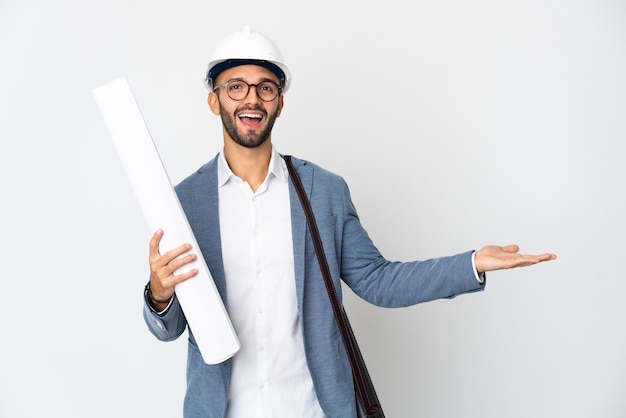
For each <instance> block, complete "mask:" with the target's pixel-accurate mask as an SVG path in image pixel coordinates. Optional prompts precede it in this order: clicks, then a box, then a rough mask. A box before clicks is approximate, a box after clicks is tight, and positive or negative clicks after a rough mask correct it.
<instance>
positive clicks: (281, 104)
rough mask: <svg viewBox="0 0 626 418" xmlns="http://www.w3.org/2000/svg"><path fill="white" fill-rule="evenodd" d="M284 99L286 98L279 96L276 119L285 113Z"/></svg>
mask: <svg viewBox="0 0 626 418" xmlns="http://www.w3.org/2000/svg"><path fill="white" fill-rule="evenodd" d="M284 98H285V96H283V95H282V94H281V95H280V96H278V110H277V112H276V117H279V116H280V113H281V112H282V111H283V106H285V100H284Z"/></svg>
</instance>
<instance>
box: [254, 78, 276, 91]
mask: <svg viewBox="0 0 626 418" xmlns="http://www.w3.org/2000/svg"><path fill="white" fill-rule="evenodd" d="M258 89H259V90H260V91H263V92H265V93H274V92H275V91H276V89H277V87H276V85H275V84H274V83H270V82H269V81H268V82H265V83H261V84H259V87H258Z"/></svg>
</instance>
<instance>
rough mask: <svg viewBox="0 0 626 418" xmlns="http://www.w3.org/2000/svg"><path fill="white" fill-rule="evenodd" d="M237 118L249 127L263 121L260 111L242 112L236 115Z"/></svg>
mask: <svg viewBox="0 0 626 418" xmlns="http://www.w3.org/2000/svg"><path fill="white" fill-rule="evenodd" d="M237 117H238V118H239V120H240V121H241V122H242V123H243V124H244V125H245V126H248V127H250V128H253V127H257V126H259V125H260V124H261V122H262V121H263V115H261V114H260V113H251V112H243V113H240V114H239V115H237Z"/></svg>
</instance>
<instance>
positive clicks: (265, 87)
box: [256, 81, 278, 102]
mask: <svg viewBox="0 0 626 418" xmlns="http://www.w3.org/2000/svg"><path fill="white" fill-rule="evenodd" d="M256 94H258V95H259V98H260V99H261V100H263V101H266V102H269V101H272V100H274V99H275V98H276V96H278V86H277V85H276V84H274V83H272V82H271V81H265V82H263V83H260V84H259V85H258V86H257V87H256Z"/></svg>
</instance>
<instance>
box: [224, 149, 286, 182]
mask: <svg viewBox="0 0 626 418" xmlns="http://www.w3.org/2000/svg"><path fill="white" fill-rule="evenodd" d="M270 175H273V176H274V177H276V179H277V180H280V181H282V182H283V183H285V182H287V179H288V177H289V176H288V174H287V166H286V165H285V162H284V161H283V158H282V157H281V155H280V154H279V153H278V151H276V148H274V146H273V145H272V155H271V157H270V164H269V167H268V170H267V177H266V179H265V181H267V179H268V178H269V177H270ZM231 178H232V179H239V177H237V176H236V175H235V173H233V171H232V170H231V169H230V167H229V166H228V163H227V162H226V157H224V151H222V152H221V153H220V155H219V157H218V161H217V187H222V186H223V185H225V184H226V183H227V182H228V180H230V179H231ZM239 180H241V179H239Z"/></svg>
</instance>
